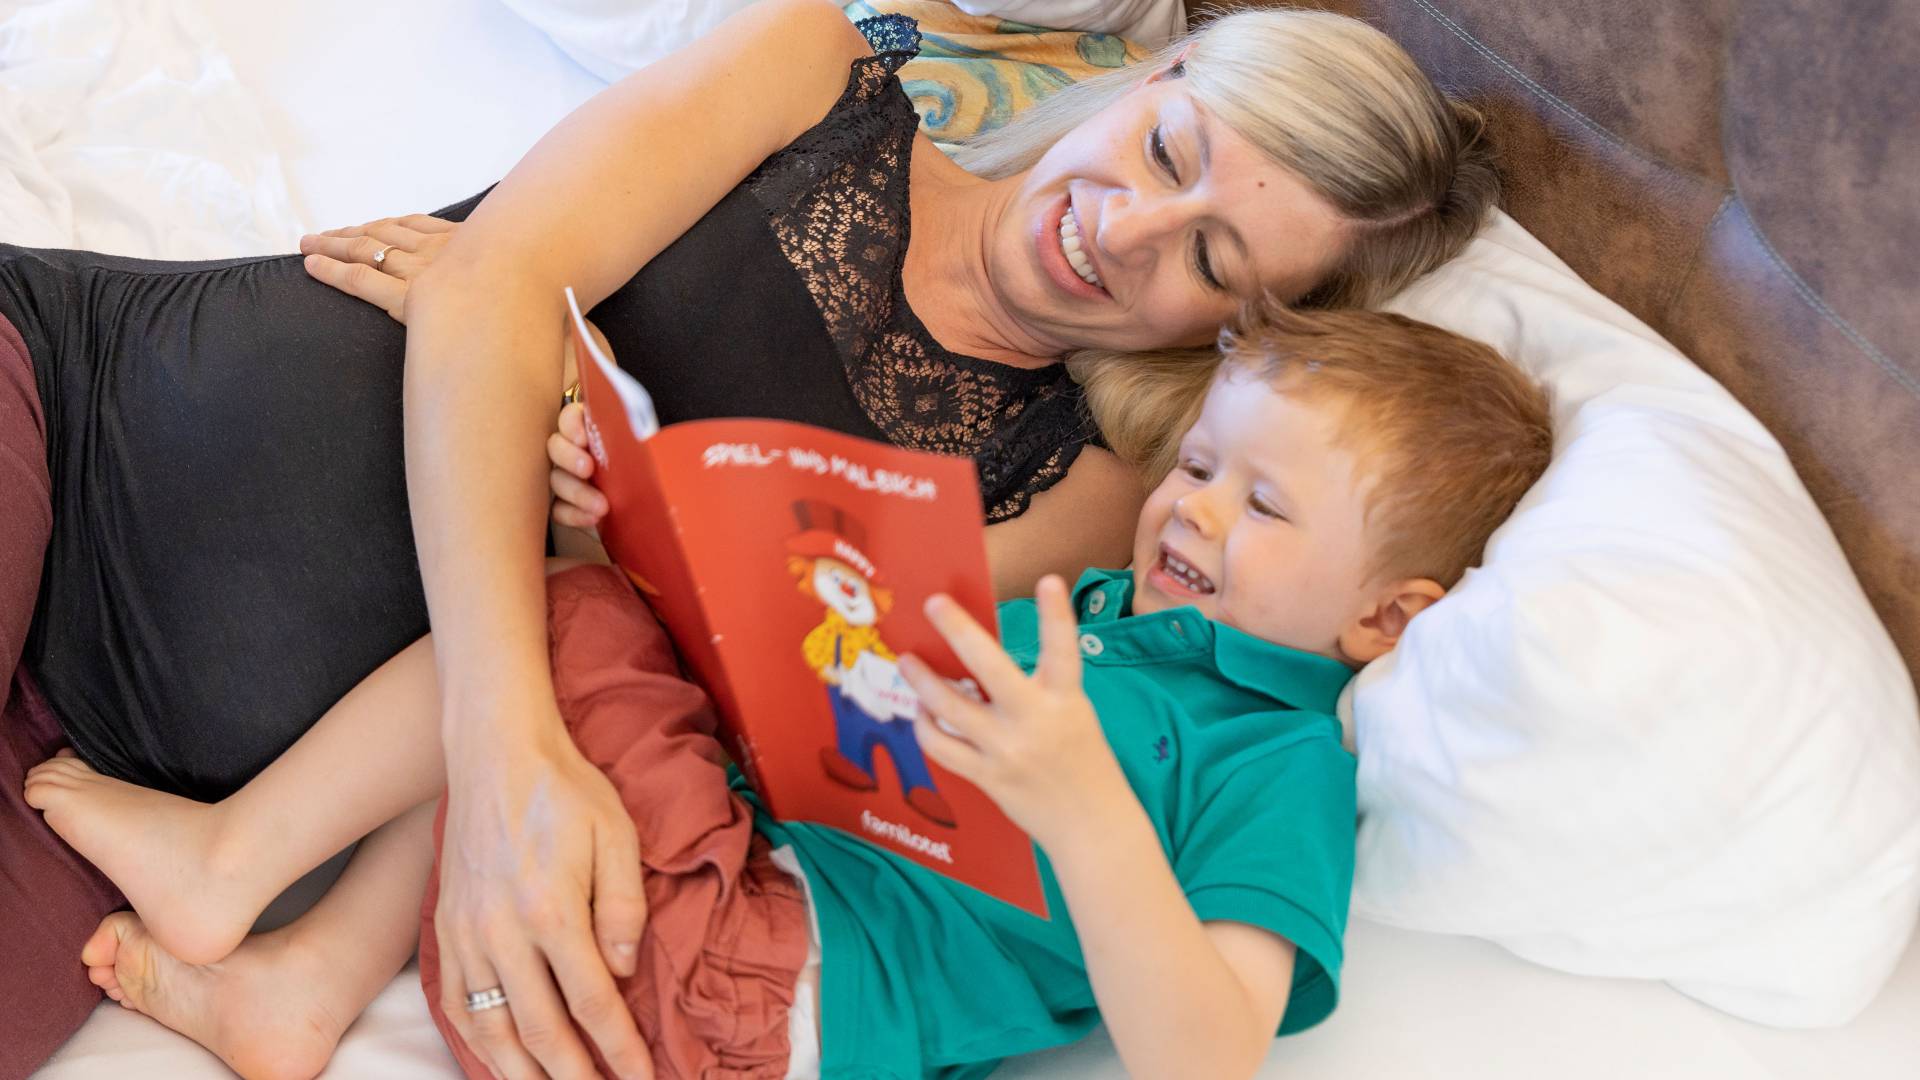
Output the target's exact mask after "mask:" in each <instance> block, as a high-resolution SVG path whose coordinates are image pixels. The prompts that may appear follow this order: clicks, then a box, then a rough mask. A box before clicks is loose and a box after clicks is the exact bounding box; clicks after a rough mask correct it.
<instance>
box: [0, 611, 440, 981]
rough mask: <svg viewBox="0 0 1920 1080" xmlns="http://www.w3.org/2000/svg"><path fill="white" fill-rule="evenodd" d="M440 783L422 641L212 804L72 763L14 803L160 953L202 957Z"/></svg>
mask: <svg viewBox="0 0 1920 1080" xmlns="http://www.w3.org/2000/svg"><path fill="white" fill-rule="evenodd" d="M444 782H445V768H444V766H443V764H442V762H441V757H440V702H439V688H438V683H437V680H436V677H435V674H434V664H433V648H432V643H431V639H426V638H423V639H421V640H420V641H418V642H415V643H414V644H413V645H411V646H409V647H408V648H407V649H406V650H405V651H404V652H402V653H401V654H400V655H398V656H396V657H394V658H393V659H392V660H389V661H387V663H385V664H383V665H382V666H381V667H380V668H379V669H378V670H376V671H375V672H374V673H373V674H372V675H369V676H368V677H367V678H366V680H365V681H363V682H362V683H361V684H360V685H359V686H357V687H355V688H354V689H353V691H352V692H351V693H349V694H348V695H347V696H346V697H345V698H343V699H341V701H340V703H339V704H337V705H335V706H334V707H333V708H332V709H329V710H328V711H327V714H326V715H325V716H323V717H321V718H320V721H319V722H318V723H316V724H315V725H314V726H313V728H312V729H311V730H310V731H308V732H307V734H306V735H304V736H302V737H301V739H300V741H299V742H297V743H295V744H294V745H293V746H292V747H291V748H289V749H288V751H287V752H286V753H285V754H283V755H281V757H280V758H279V759H278V760H277V761H275V762H274V763H273V764H272V765H270V766H268V767H267V769H266V771H265V772H262V773H261V774H260V775H259V776H257V777H255V778H254V779H253V780H252V781H251V782H249V783H248V784H247V785H246V786H245V787H243V788H241V789H240V790H239V791H237V792H235V793H234V794H233V795H231V796H229V797H228V798H227V799H225V800H223V801H221V802H219V803H212V804H208V803H198V802H194V801H192V800H190V799H183V798H179V797H177V796H174V795H168V794H164V793H162V792H158V791H153V790H151V789H148V788H142V787H136V786H134V785H132V784H128V783H125V782H123V781H119V780H114V779H111V778H109V777H105V776H101V775H100V774H99V773H96V772H94V771H93V770H92V769H91V768H88V767H87V765H86V764H85V763H83V762H82V761H80V759H79V758H76V757H71V756H67V757H60V758H55V759H54V760H52V761H48V762H45V763H43V764H41V765H39V766H36V767H35V768H34V769H33V770H32V771H31V772H29V773H28V776H27V787H26V795H27V802H28V803H29V804H31V805H33V806H35V807H37V808H39V809H40V810H41V811H42V812H43V813H44V814H45V815H46V820H47V824H48V825H50V826H52V828H53V830H54V831H55V832H57V833H59V834H60V835H61V836H62V837H63V838H65V839H66V841H67V842H68V843H69V844H72V845H73V847H74V848H75V849H76V850H77V851H79V852H80V853H81V854H82V855H84V856H86V857H87V859H88V860H89V861H91V862H92V863H93V864H94V865H95V866H97V867H99V868H100V869H101V870H102V871H103V872H104V873H105V874H106V875H107V877H108V878H110V879H111V880H112V881H113V882H114V884H116V885H118V886H119V887H120V889H121V890H122V891H123V892H125V893H126V895H127V899H128V901H129V902H130V903H131V904H132V905H133V908H134V910H135V911H137V912H139V913H140V916H141V919H142V921H143V923H144V925H145V928H146V932H147V933H149V934H151V935H152V937H153V939H154V941H155V942H157V943H158V944H159V945H160V947H162V948H164V949H166V950H167V952H169V953H171V954H172V955H173V956H175V957H177V958H179V959H181V960H184V961H186V962H188V963H210V962H212V961H215V960H218V959H220V958H221V957H223V956H225V955H226V954H227V953H228V952H230V951H231V950H232V949H233V948H234V946H236V945H238V944H239V943H240V940H241V939H242V938H243V937H245V936H246V933H247V930H248V928H250V927H251V926H252V925H253V920H254V919H255V917H257V916H258V915H259V914H260V912H261V910H262V909H263V908H265V907H266V905H267V904H268V903H270V902H271V901H272V900H273V898H274V897H275V896H278V895H279V894H280V892H281V890H283V889H285V888H286V887H287V886H288V885H290V884H292V883H293V882H294V881H295V880H297V879H298V878H299V877H300V875H302V874H304V873H306V872H307V871H309V870H311V869H313V868H314V867H316V866H318V865H320V864H321V863H322V862H325V861H326V860H327V859H329V858H331V857H332V856H333V855H334V854H335V853H336V852H338V851H339V850H340V849H341V848H344V847H346V846H347V845H348V844H350V843H352V842H353V841H355V840H357V839H359V838H360V837H362V836H365V835H367V833H368V832H370V831H372V830H373V829H374V828H376V827H378V826H380V825H381V824H383V823H385V822H387V821H390V820H391V819H393V818H394V817H395V816H396V815H398V814H400V813H402V812H403V811H405V810H406V809H408V808H409V807H412V806H416V805H418V804H420V803H422V802H425V801H427V800H429V799H431V798H433V797H434V796H435V795H436V794H438V793H439V791H440V789H441V788H442V787H443V786H444Z"/></svg>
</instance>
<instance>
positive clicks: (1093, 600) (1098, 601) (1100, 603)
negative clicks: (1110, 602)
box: [1087, 592, 1107, 615]
mask: <svg viewBox="0 0 1920 1080" xmlns="http://www.w3.org/2000/svg"><path fill="white" fill-rule="evenodd" d="M1106 609H1107V594H1106V593H1103V592H1095V593H1094V594H1093V595H1092V596H1089V597H1087V614H1089V615H1098V614H1100V613H1101V612H1102V611H1105V610H1106Z"/></svg>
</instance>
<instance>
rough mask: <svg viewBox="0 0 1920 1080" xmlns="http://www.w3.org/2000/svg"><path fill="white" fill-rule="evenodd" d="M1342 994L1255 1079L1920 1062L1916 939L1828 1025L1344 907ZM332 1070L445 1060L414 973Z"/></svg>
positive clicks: (129, 1072) (1074, 1065) (1061, 1062)
mask: <svg viewBox="0 0 1920 1080" xmlns="http://www.w3.org/2000/svg"><path fill="white" fill-rule="evenodd" d="M1343 982H1344V984H1345V991H1344V996H1343V998H1342V1000H1341V1003H1340V1007H1339V1009H1338V1010H1336V1011H1335V1012H1334V1014H1333V1016H1332V1017H1331V1018H1329V1019H1328V1020H1327V1021H1326V1023H1324V1024H1322V1025H1320V1026H1319V1027H1317V1028H1314V1029H1313V1030H1311V1031H1308V1032H1306V1033H1305V1034H1302V1035H1298V1036H1294V1037H1291V1038H1287V1039H1281V1040H1278V1041H1276V1042H1275V1043H1274V1045H1273V1050H1272V1052H1271V1053H1270V1054H1269V1055H1268V1057H1267V1061H1266V1065H1265V1066H1264V1067H1263V1068H1262V1069H1261V1071H1260V1076H1261V1078H1262V1080H1372V1078H1392V1080H1548V1078H1551V1080H1621V1078H1623V1077H1632V1078H1635V1080H1812V1078H1815V1077H1819V1078H1822V1080H1824V1078H1827V1077H1845V1078H1847V1080H1913V1077H1914V1076H1915V1075H1917V1074H1920V1024H1916V1023H1915V1018H1916V1017H1920V941H1916V942H1915V944H1914V945H1913V946H1911V947H1909V949H1908V950H1907V955H1906V958H1905V959H1904V960H1903V961H1902V963H1901V966H1900V969H1899V971H1898V972H1896V973H1895V975H1894V977H1893V979H1892V981H1891V982H1889V983H1888V985H1887V988H1886V990H1884V991H1883V992H1882V993H1881V995H1880V997H1879V998H1878V999H1876V1000H1875V1002H1874V1003H1873V1006H1872V1007H1871V1008H1870V1009H1869V1010H1868V1011H1867V1012H1866V1013H1865V1014H1864V1015H1863V1016H1861V1017H1860V1018H1859V1019H1858V1020H1856V1021H1854V1022H1853V1023H1852V1024H1850V1025H1848V1026H1847V1027H1844V1028H1839V1029H1835V1030H1830V1031H1779V1030H1775V1029H1771V1028H1763V1027H1759V1026H1757V1025H1754V1024H1749V1023H1747V1022H1745V1021H1742V1020H1736V1019H1734V1018H1732V1017H1730V1016H1727V1015H1725V1014H1724V1013H1719V1012H1716V1011H1714V1010H1712V1009H1710V1008H1708V1007H1706V1006H1704V1005H1701V1004H1700V1003H1698V1002H1696V1001H1693V1000H1691V999H1689V998H1686V997H1684V996H1682V995H1680V994H1678V993H1676V992H1674V991H1672V990H1669V989H1667V988H1666V987H1665V986H1662V985H1660V984H1658V983H1651V982H1640V981H1627V980H1616V979H1593V978H1583V977H1580V976H1575V975H1567V974H1563V973H1561V972H1557V971H1551V970H1548V969H1547V968H1543V967H1539V966H1536V965H1534V964H1530V963H1528V962H1526V961H1524V960H1521V959H1518V958H1517V957H1514V956H1512V955H1511V954H1509V953H1507V952H1505V951H1503V950H1501V949H1500V948H1499V947H1498V946H1495V945H1490V944H1488V943H1486V942H1483V941H1477V940H1474V939H1471V938H1457V937H1443V936H1440V935H1437V934H1425V933H1418V932H1415V931H1408V930H1396V929H1393V928H1391V927H1386V926H1381V925H1380V924H1378V923H1368V922H1357V923H1355V924H1354V925H1353V926H1352V927H1350V928H1349V929H1348V932H1347V965H1346V971H1345V975H1344V977H1343ZM228 1075H231V1074H229V1073H228V1072H227V1071H226V1068H225V1067H224V1066H223V1065H221V1064H220V1062H219V1060H218V1059H216V1058H215V1057H214V1056H213V1055H211V1054H209V1053H207V1052H206V1051H204V1050H202V1049H200V1048H199V1047H198V1046H195V1045H194V1044H193V1043H191V1042H189V1041H187V1040H186V1039H184V1038H182V1037H180V1036H178V1035H175V1034H173V1033H172V1032H170V1031H168V1030H166V1029H165V1028H162V1027H161V1026H160V1025H158V1024H155V1023H153V1022H152V1021H150V1020H148V1019H147V1018H145V1017H143V1016H139V1015H137V1014H134V1013H130V1012H127V1011H126V1010H123V1009H121V1008H120V1007H119V1006H116V1005H113V1004H111V1003H107V1004H103V1005H101V1006H100V1008H99V1009H98V1010H97V1011H96V1012H95V1013H94V1015H93V1017H92V1019H90V1020H89V1021H88V1022H87V1025H86V1026H85V1027H84V1028H82V1029H81V1031H80V1034H79V1035H77V1036H75V1037H74V1038H73V1039H72V1040H71V1041H70V1042H68V1044H67V1045H66V1046H65V1047H63V1048H62V1049H61V1051H60V1053H59V1055H58V1056H57V1057H55V1058H54V1059H53V1061H52V1062H50V1063H49V1064H48V1065H47V1066H46V1068H44V1069H42V1070H41V1071H40V1072H39V1073H38V1074H37V1076H36V1080H102V1078H106V1077H142V1078H152V1080H199V1078H203V1077H204V1078H214V1077H221V1076H228ZM324 1075H325V1076H326V1077H328V1078H330V1080H350V1078H351V1080H359V1078H370V1077H380V1078H390V1080H445V1078H454V1077H458V1076H459V1072H458V1070H457V1069H455V1068H454V1066H453V1059H452V1057H451V1055H449V1054H448V1053H447V1051H446V1048H445V1047H444V1046H443V1045H442V1044H441V1042H440V1036H439V1033H438V1032H437V1031H435V1030H434V1027H433V1024H432V1022H431V1021H430V1020H429V1019H428V1017H427V1009H426V1002H425V999H424V998H423V997H422V996H421V993H420V983H419V980H418V977H417V975H416V973H415V972H414V971H413V969H412V968H409V969H408V970H407V971H406V972H404V973H402V974H401V976H400V977H399V978H397V979H395V980H394V982H393V984H392V985H390V986H389V987H387V989H386V991H385V992H384V993H382V994H381V995H380V997H379V999H378V1000H377V1001H375V1002H374V1004H373V1007H372V1008H370V1009H368V1010H367V1013H366V1015H364V1016H362V1017H361V1018H360V1020H359V1022H358V1023H356V1024H355V1025H354V1026H353V1028H352V1029H351V1030H349V1031H348V1032H347V1037H346V1039H345V1040H344V1041H343V1042H342V1043H341V1044H340V1051H339V1054H338V1055H337V1056H336V1057H335V1058H334V1060H333V1063H332V1065H330V1066H329V1067H328V1069H327V1071H326V1073H325V1074H324ZM995 1075H996V1076H998V1077H1006V1078H1007V1080H1042V1078H1044V1080H1120V1078H1121V1077H1124V1076H1125V1073H1124V1072H1123V1071H1122V1070H1121V1068H1120V1065H1119V1059H1118V1058H1117V1057H1115V1056H1114V1053H1113V1048H1112V1044H1111V1043H1109V1042H1108V1041H1107V1038H1106V1035H1105V1034H1104V1033H1097V1034H1095V1035H1093V1036H1092V1037H1090V1038H1088V1039H1086V1040H1085V1041H1083V1042H1081V1043H1079V1044H1076V1045H1074V1046H1070V1047H1065V1048H1062V1049H1060V1050H1054V1051H1049V1052H1047V1053H1042V1054H1034V1055H1030V1056H1028V1057H1025V1058H1018V1059H1015V1060H1014V1061H1012V1062H1009V1063H1008V1064H1007V1065H1006V1066H1005V1067H1004V1068H1003V1069H1002V1070H1001V1071H1000V1072H999V1073H996V1074H995Z"/></svg>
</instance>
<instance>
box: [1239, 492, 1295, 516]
mask: <svg viewBox="0 0 1920 1080" xmlns="http://www.w3.org/2000/svg"><path fill="white" fill-rule="evenodd" d="M1247 506H1248V507H1249V508H1250V509H1252V510H1253V512H1254V513H1256V514H1259V515H1260V516H1261V517H1264V518H1272V519H1273V520H1275V521H1285V520H1286V519H1287V515H1285V514H1283V513H1281V512H1280V508H1279V507H1277V506H1275V505H1273V504H1272V503H1270V502H1268V501H1267V500H1265V499H1263V498H1261V497H1260V496H1258V495H1255V496H1254V497H1253V498H1251V499H1248V500H1247Z"/></svg>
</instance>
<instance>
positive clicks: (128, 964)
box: [82, 803, 434, 1077]
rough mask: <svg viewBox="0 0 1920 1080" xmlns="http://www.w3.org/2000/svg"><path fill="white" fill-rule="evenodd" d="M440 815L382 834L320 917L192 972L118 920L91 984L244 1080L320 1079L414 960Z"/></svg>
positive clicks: (104, 926)
mask: <svg viewBox="0 0 1920 1080" xmlns="http://www.w3.org/2000/svg"><path fill="white" fill-rule="evenodd" d="M433 811H434V807H433V804H432V803H427V804H423V805H421V806H419V807H417V808H415V809H414V810H412V811H409V812H408V813H406V814H404V815H402V816H401V817H399V818H397V819H395V820H394V821H391V822H389V823H387V824H386V825H383V826H381V827H380V828H379V829H376V830H374V832H373V834H372V835H371V836H369V837H367V838H366V840H365V841H363V842H362V843H361V845H360V847H359V850H357V851H355V852H354V853H353V859H352V861H350V862H349V863H348V864H347V869H346V872H345V873H343V874H341V876H340V880H339V881H337V882H335V883H334V886H333V888H332V889H331V890H329V891H328V892H327V894H326V896H324V897H322V898H321V900H320V902H319V903H318V904H316V905H315V906H314V908H313V909H312V910H311V911H309V912H307V913H306V914H305V915H303V916H301V917H300V918H299V919H296V920H295V921H294V922H292V923H289V924H288V925H286V926H284V927H282V928H280V929H279V930H275V931H272V932H271V933H266V934H256V935H254V936H252V937H249V938H247V939H246V940H245V941H243V942H242V943H241V945H240V947H239V948H237V949H235V950H234V951H233V953H232V954H231V955H229V956H228V957H227V958H226V959H225V960H222V961H221V962H219V963H217V964H207V965H204V966H198V967H196V966H194V965H191V964H186V963H182V962H181V961H180V960H179V959H177V958H175V957H173V956H171V955H169V954H168V953H167V952H166V951H165V950H164V949H162V948H161V947H160V946H159V945H158V944H157V943H156V942H155V941H154V939H153V938H152V936H151V935H150V934H149V933H148V928H147V927H146V926H145V925H144V924H143V923H142V922H141V919H140V917H139V916H137V915H134V914H132V913H129V912H120V913H119V914H115V915H110V916H108V917H107V919H106V921H104V922H102V923H101V924H100V928H99V929H98V930H96V931H94V934H93V938H92V939H91V940H89V941H88V942H87V945H86V949H85V950H84V951H83V953H82V958H83V959H84V960H85V962H86V963H87V964H88V966H89V970H88V977H89V978H91V979H92V980H93V982H94V984H95V985H97V986H99V987H101V988H102V989H104V990H106V991H107V993H108V995H109V996H111V997H112V998H113V999H114V1000H116V1001H118V1002H120V1004H122V1005H124V1006H126V1007H127V1008H130V1009H137V1010H139V1011H140V1012H143V1013H146V1014H147V1015H148V1016H151V1017H153V1018H154V1019H156V1020H158V1021H160V1022H161V1023H163V1024H165V1025H167V1026H168V1027H170V1028H172V1029H174V1030H175V1031H178V1032H180V1033H181V1034H183V1035H185V1036H187V1037H188V1038H190V1039H192V1040H194V1041H195V1042H197V1043H199V1044H200V1045H202V1046H204V1047H206V1048H207V1049H209V1050H211V1051H213V1052H214V1053H216V1054H218V1055H220V1058H221V1060H223V1061H225V1062H226V1063H227V1064H228V1065H229V1066H231V1067H232V1068H233V1070H234V1071H235V1072H238V1073H239V1074H240V1075H242V1076H246V1077H254V1076H274V1077H284V1076H312V1075H314V1074H316V1073H318V1072H319V1071H320V1070H321V1069H322V1068H323V1067H324V1066H325V1065H326V1063H327V1060H328V1058H330V1057H332V1056H333V1049H334V1046H335V1045H336V1044H337V1043H338V1042H339V1041H340V1036H341V1034H342V1033H344V1032H345V1031H346V1029H347V1027H348V1026H349V1025H351V1024H352V1023H353V1021H354V1019H355V1018H356V1017H358V1016H359V1015H360V1013H361V1012H362V1011H363V1010H365V1009H366V1007H367V1005H368V1004H369V1003H370V1002H372V1001H373V999H374V997H375V996H376V995H378V994H379V993H380V991H381V990H382V989H383V988H385V987H386V985H387V984H388V983H389V982H391V981H392V979H393V976H394V973H396V972H398V971H399V970H400V969H401V968H402V967H403V966H405V964H406V962H407V958H408V957H410V956H411V955H413V946H414V941H415V936H416V933H417V931H418V929H419V925H420V923H419V920H420V898H421V896H422V895H423V893H424V892H425V890H426V883H427V872H428V869H429V868H430V867H431V866H432V865H433Z"/></svg>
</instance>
